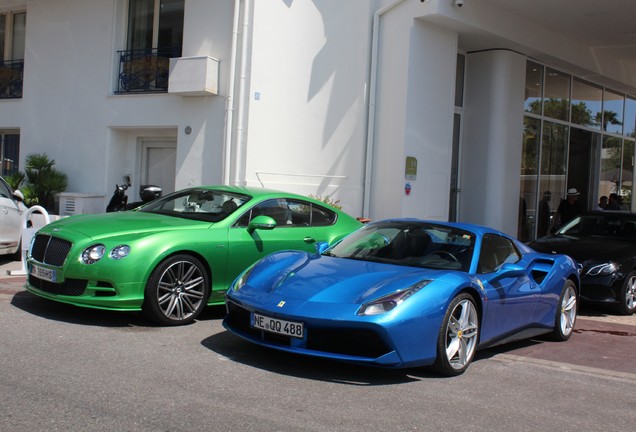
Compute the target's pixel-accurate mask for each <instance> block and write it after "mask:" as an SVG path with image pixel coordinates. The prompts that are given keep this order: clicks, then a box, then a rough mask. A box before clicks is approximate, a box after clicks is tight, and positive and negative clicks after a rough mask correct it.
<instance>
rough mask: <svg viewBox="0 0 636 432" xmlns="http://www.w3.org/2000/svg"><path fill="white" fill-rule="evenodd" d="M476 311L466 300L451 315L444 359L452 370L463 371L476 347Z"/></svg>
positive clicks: (477, 325) (477, 324) (477, 326)
mask: <svg viewBox="0 0 636 432" xmlns="http://www.w3.org/2000/svg"><path fill="white" fill-rule="evenodd" d="M478 328H479V323H478V322H477V309H475V305H473V303H472V302H471V301H470V300H468V299H466V300H462V301H460V302H459V303H458V304H457V306H455V309H454V310H453V312H452V313H451V316H450V318H449V321H448V332H447V335H446V358H447V359H448V362H449V363H450V365H451V366H452V367H453V369H463V368H465V367H466V366H467V365H468V363H469V362H470V361H471V360H472V358H473V355H474V354H475V347H476V346H477V338H476V336H477V329H478Z"/></svg>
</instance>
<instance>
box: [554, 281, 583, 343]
mask: <svg viewBox="0 0 636 432" xmlns="http://www.w3.org/2000/svg"><path fill="white" fill-rule="evenodd" d="M577 309H578V301H577V294H576V286H575V285H574V282H572V281H571V280H569V279H568V280H567V281H565V283H564V284H563V289H562V290H561V296H560V297H559V303H558V305H557V310H556V317H555V318H554V330H553V331H552V339H554V340H556V341H560V342H561V341H566V340H568V339H570V336H572V332H573V331H574V325H575V324H576V313H577Z"/></svg>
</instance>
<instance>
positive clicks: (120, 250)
mask: <svg viewBox="0 0 636 432" xmlns="http://www.w3.org/2000/svg"><path fill="white" fill-rule="evenodd" d="M129 253H130V246H128V245H119V246H116V247H114V248H113V250H111V251H110V254H108V256H110V257H111V258H112V259H114V260H118V259H122V258H126V257H127V256H128V254H129Z"/></svg>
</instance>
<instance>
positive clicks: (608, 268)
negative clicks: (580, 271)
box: [585, 262, 618, 276]
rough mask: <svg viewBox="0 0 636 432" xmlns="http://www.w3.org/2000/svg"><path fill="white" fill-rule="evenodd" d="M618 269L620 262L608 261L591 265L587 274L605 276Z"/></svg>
mask: <svg viewBox="0 0 636 432" xmlns="http://www.w3.org/2000/svg"><path fill="white" fill-rule="evenodd" d="M616 270H618V264H616V263H614V262H606V263H603V264H597V265H595V266H592V267H590V268H589V269H587V271H586V272H585V274H586V275H587V276H605V275H609V274H612V273H614V272H615V271H616Z"/></svg>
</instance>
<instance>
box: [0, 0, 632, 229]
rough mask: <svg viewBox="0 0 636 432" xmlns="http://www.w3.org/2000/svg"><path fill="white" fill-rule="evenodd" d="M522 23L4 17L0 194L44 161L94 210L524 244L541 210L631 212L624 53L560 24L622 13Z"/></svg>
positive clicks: (290, 0)
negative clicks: (501, 236)
mask: <svg viewBox="0 0 636 432" xmlns="http://www.w3.org/2000/svg"><path fill="white" fill-rule="evenodd" d="M519 3H527V2H518V1H517V0H465V2H462V1H461V0H460V1H458V0H423V1H421V0H391V1H389V0H385V1H381V0H347V1H342V0H313V1H311V0H214V1H210V0H26V1H24V0H22V1H20V0H0V35H1V36H2V39H3V40H2V45H3V47H4V48H3V52H2V56H3V60H4V62H3V63H2V66H1V67H0V136H1V137H2V157H3V161H4V163H3V175H6V174H8V173H10V172H11V171H13V170H15V169H23V163H24V158H25V157H26V156H27V155H28V154H30V153H46V154H47V155H49V156H50V157H51V158H52V159H54V160H55V161H56V168H58V169H60V170H61V171H63V172H65V173H66V174H67V175H68V176H69V188H68V192H69V193H71V194H73V193H74V194H78V196H86V197H91V199H96V200H97V202H98V205H97V207H98V208H100V209H101V208H102V207H103V208H104V209H105V207H106V203H107V201H108V199H109V198H110V196H111V195H112V191H113V190H114V186H115V184H116V183H121V181H122V176H124V175H129V176H130V177H131V180H132V185H133V187H132V188H131V189H130V195H133V196H132V197H131V199H132V200H136V199H138V197H137V191H138V188H139V186H140V185H142V184H148V183H152V184H158V185H159V186H161V187H162V188H163V190H164V193H167V192H171V191H173V190H177V189H181V188H184V187H188V186H191V185H200V184H220V183H224V184H236V185H250V186H262V187H267V188H275V189H283V190H287V191H290V192H297V193H301V194H305V195H309V194H312V195H318V196H321V197H329V198H331V199H332V200H339V201H340V204H341V205H342V206H343V209H344V210H345V211H347V212H349V213H350V214H352V215H354V216H364V217H369V218H371V219H375V220H377V219H382V218H387V217H396V216H404V217H417V218H426V219H435V220H458V221H463V222H474V223H479V224H484V225H489V226H493V227H495V228H498V229H501V230H502V231H504V232H507V233H510V234H513V235H518V236H519V237H521V238H522V239H530V238H533V237H535V236H536V235H537V234H541V230H542V229H543V228H541V227H540V224H539V223H538V218H539V212H538V210H537V209H538V207H539V201H540V200H541V197H542V196H543V194H544V193H545V192H546V191H550V192H551V200H550V206H551V209H552V212H554V210H556V206H557V205H558V203H559V200H560V199H561V198H562V197H563V196H564V195H565V191H566V190H567V189H568V188H570V187H576V188H577V189H578V190H580V191H581V193H582V194H581V200H582V201H583V202H584V204H585V205H586V206H587V207H588V208H592V207H593V206H594V204H595V203H596V202H597V200H598V198H599V197H600V196H601V195H607V194H609V193H611V192H617V193H618V194H619V195H622V196H623V198H624V200H625V203H626V204H627V205H629V206H631V203H632V200H631V185H632V182H633V172H634V170H633V160H634V137H635V135H634V130H635V127H634V124H635V122H636V73H635V72H636V55H632V56H631V57H629V53H627V54H628V55H627V57H626V53H625V51H624V50H622V51H618V50H613V49H602V47H599V44H600V42H601V41H600V40H595V39H593V38H590V39H586V40H582V39H580V38H576V37H575V35H577V33H575V30H572V29H571V28H570V27H568V23H570V21H574V22H576V23H577V26H582V25H584V24H585V25H587V27H586V28H588V29H589V31H590V32H592V33H594V32H595V31H596V32H597V33H599V34H606V33H607V31H608V30H609V29H610V28H611V27H609V26H608V22H611V20H613V19H615V20H616V21H617V23H616V27H620V25H619V24H621V23H620V22H619V21H620V20H621V19H623V17H624V16H633V14H634V13H636V8H635V7H634V5H631V4H630V3H631V2H627V1H621V0H608V1H606V2H604V4H603V5H600V6H599V5H596V6H595V3H598V2H588V1H578V0H577V1H574V0H563V1H562V2H558V3H559V6H558V8H559V9H561V8H562V9H564V10H568V7H569V6H568V4H569V5H570V6H573V9H572V10H570V14H571V16H570V17H567V16H559V15H558V14H557V13H555V14H548V15H550V16H552V17H553V18H545V14H540V13H538V15H536V16H535V15H534V12H533V9H531V8H527V7H524V6H523V5H521V6H520V5H519ZM532 3H533V5H534V6H536V8H538V9H541V8H543V9H544V12H545V9H549V8H555V7H557V6H555V5H552V3H554V2H552V1H548V0H540V1H536V2H532ZM574 6H576V7H574ZM595 8H596V9H595ZM555 12H562V10H559V11H555ZM586 20H587V21H586ZM588 21H589V22H588ZM599 26H600V28H599ZM612 27H613V26H612ZM623 37H624V38H625V41H624V42H629V43H621V44H620V45H621V46H623V47H624V46H626V45H629V44H630V43H631V46H636V40H635V38H634V36H633V35H632V34H627V33H626V34H624V35H623ZM617 45H618V43H617ZM61 212H62V210H61Z"/></svg>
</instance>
